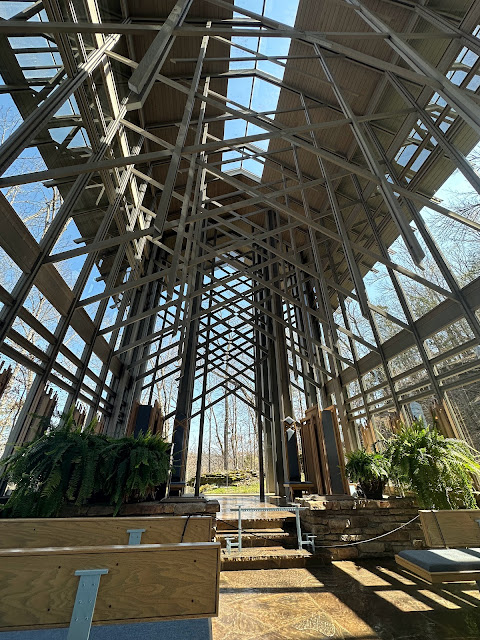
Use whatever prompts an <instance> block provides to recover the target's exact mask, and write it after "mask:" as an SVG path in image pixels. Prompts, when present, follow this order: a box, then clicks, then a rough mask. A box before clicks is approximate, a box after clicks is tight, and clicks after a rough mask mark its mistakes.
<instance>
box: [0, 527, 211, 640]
mask: <svg viewBox="0 0 480 640" xmlns="http://www.w3.org/2000/svg"><path fill="white" fill-rule="evenodd" d="M2 524H3V523H2ZM219 570H220V543H218V542H198V543H180V544H170V545H168V544H141V545H109V546H104V545H103V546H102V545H100V546H85V547H57V548H27V549H25V548H24V549H1V550H0V632H5V631H14V630H28V629H54V628H56V627H67V626H69V625H70V629H69V636H68V637H69V639H71V640H73V639H74V638H75V640H77V639H82V640H83V639H84V638H85V639H87V638H88V636H89V633H90V625H91V624H92V621H93V624H96V625H109V624H127V623H128V624H130V623H139V622H154V621H155V622H156V621H162V620H173V619H186V618H202V617H212V616H215V615H217V613H218V592H219V584H218V583H219ZM97 592H98V597H97Z"/></svg>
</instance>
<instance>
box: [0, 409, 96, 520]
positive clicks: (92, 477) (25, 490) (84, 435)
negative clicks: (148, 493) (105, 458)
mask: <svg viewBox="0 0 480 640" xmlns="http://www.w3.org/2000/svg"><path fill="white" fill-rule="evenodd" d="M95 424H96V423H95V421H93V422H91V423H90V424H89V425H87V426H86V427H85V428H84V429H83V430H82V428H81V427H80V426H78V425H77V424H76V423H75V420H74V418H73V412H72V411H70V412H69V413H68V414H67V415H66V416H64V419H63V422H62V424H61V425H60V427H58V428H56V429H52V428H51V426H50V427H49V428H48V429H47V431H46V432H45V433H44V434H43V435H42V436H40V437H38V438H36V439H35V440H34V441H33V442H31V443H28V444H26V445H23V446H21V447H18V448H17V449H16V450H15V451H14V453H13V454H12V455H11V456H9V457H8V458H7V459H6V461H5V469H4V472H3V476H4V477H5V478H6V479H7V480H8V481H9V482H11V483H13V484H14V485H15V489H14V490H13V492H12V494H11V496H10V497H9V499H8V502H7V503H6V505H5V506H4V508H3V509H2V515H3V516H4V517H11V518H27V517H28V518H51V517H56V516H58V514H59V513H60V511H61V509H62V508H63V506H64V505H65V504H67V503H70V504H75V505H77V506H80V505H82V504H85V503H86V501H87V500H88V499H89V498H90V497H91V495H92V494H94V493H95V492H97V491H99V490H100V489H101V487H102V484H101V478H100V476H99V473H98V469H99V463H100V458H101V454H102V451H103V449H104V447H105V445H106V444H107V438H106V436H102V435H98V434H96V433H95Z"/></svg>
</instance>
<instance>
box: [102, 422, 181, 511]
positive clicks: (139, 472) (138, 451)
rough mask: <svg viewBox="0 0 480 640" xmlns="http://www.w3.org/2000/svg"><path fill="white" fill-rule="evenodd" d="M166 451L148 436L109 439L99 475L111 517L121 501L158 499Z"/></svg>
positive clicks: (157, 438) (160, 441)
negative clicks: (109, 505) (110, 510)
mask: <svg viewBox="0 0 480 640" xmlns="http://www.w3.org/2000/svg"><path fill="white" fill-rule="evenodd" d="M170 448H171V445H170V443H168V442H165V440H163V438H162V437H161V436H159V435H152V434H151V433H147V434H140V435H138V436H137V437H132V436H129V437H125V438H119V439H113V438H112V439H110V440H109V442H108V444H107V446H106V447H105V448H104V450H103V451H102V456H101V467H100V474H99V475H100V480H101V482H102V486H103V489H104V491H105V493H106V494H107V495H108V496H109V497H110V504H112V505H113V506H114V508H115V509H114V515H116V514H117V513H118V511H119V509H120V507H121V506H122V504H123V503H125V502H141V501H142V500H145V499H155V498H158V497H159V496H158V493H159V491H162V488H163V487H165V485H166V482H167V479H168V472H169V470H170Z"/></svg>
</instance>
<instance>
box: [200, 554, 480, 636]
mask: <svg viewBox="0 0 480 640" xmlns="http://www.w3.org/2000/svg"><path fill="white" fill-rule="evenodd" d="M212 624H213V640H321V639H324V638H345V639H346V638H355V639H356V640H374V639H377V638H378V639H381V640H447V639H448V640H467V639H473V638H475V639H477V640H478V638H480V593H479V592H478V590H477V589H476V588H475V584H474V583H464V584H451V585H439V586H438V587H432V586H431V585H429V584H427V583H426V582H424V581H422V580H420V579H419V578H416V577H413V576H412V575H410V574H409V573H407V572H406V571H404V570H403V569H401V568H399V567H398V566H397V565H396V564H395V562H394V561H393V560H386V559H384V558H381V559H379V560H378V561H375V560H363V561H356V562H350V561H341V562H333V563H332V564H331V565H328V566H325V567H319V568H315V569H310V570H308V569H285V570H282V569H277V570H275V569H274V570H266V571H255V572H253V571H224V572H222V574H221V582H220V614H219V617H218V618H213V620H212Z"/></svg>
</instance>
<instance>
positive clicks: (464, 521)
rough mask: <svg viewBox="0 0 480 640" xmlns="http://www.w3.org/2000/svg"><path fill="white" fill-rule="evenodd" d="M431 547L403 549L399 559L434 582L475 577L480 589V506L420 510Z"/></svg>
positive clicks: (404, 565) (407, 567)
mask: <svg viewBox="0 0 480 640" xmlns="http://www.w3.org/2000/svg"><path fill="white" fill-rule="evenodd" d="M420 522H421V524H422V529H423V532H424V534H425V541H426V543H427V545H428V546H429V547H431V549H429V550H412V551H401V552H400V553H399V554H397V555H396V556H395V560H396V562H397V563H398V564H399V565H400V566H402V567H404V568H405V569H408V570H409V571H411V572H412V573H414V574H415V575H418V576H419V577H421V578H424V579H425V580H428V581H429V582H431V583H432V584H435V583H442V582H471V581H475V582H476V583H477V586H478V587H479V589H480V510H477V509H457V510H453V511H420Z"/></svg>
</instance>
